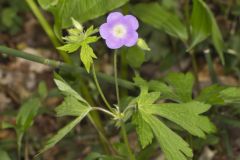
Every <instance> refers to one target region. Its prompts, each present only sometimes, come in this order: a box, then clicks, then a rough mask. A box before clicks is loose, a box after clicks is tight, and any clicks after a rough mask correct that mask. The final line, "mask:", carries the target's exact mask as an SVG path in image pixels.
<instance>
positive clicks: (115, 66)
mask: <svg viewBox="0 0 240 160" xmlns="http://www.w3.org/2000/svg"><path fill="white" fill-rule="evenodd" d="M117 55H118V54H117V50H115V51H114V55H113V57H114V62H113V63H114V81H115V88H116V96H117V104H118V106H119V105H120V97H119V86H118V70H117Z"/></svg>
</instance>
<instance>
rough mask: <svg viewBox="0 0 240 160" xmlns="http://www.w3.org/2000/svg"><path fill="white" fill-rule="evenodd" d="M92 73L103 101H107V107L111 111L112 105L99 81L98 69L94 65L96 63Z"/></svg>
mask: <svg viewBox="0 0 240 160" xmlns="http://www.w3.org/2000/svg"><path fill="white" fill-rule="evenodd" d="M92 73H93V79H94V82H95V84H96V87H97V90H98V92H99V94H100V96H101V98H102V100H103V102H104V103H105V105H106V106H107V108H108V109H109V110H110V111H113V109H112V107H111V105H110V104H109V103H108V101H107V99H106V97H105V96H104V94H103V91H102V89H101V87H100V85H99V82H98V78H97V74H96V71H95V67H94V64H93V65H92Z"/></svg>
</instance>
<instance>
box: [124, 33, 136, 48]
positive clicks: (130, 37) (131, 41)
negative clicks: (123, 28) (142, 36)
mask: <svg viewBox="0 0 240 160" xmlns="http://www.w3.org/2000/svg"><path fill="white" fill-rule="evenodd" d="M137 40H138V33H137V32H136V31H132V32H130V33H128V34H127V36H126V38H125V39H124V40H123V44H124V45H125V46H127V47H132V46H134V45H135V44H136V43H137Z"/></svg>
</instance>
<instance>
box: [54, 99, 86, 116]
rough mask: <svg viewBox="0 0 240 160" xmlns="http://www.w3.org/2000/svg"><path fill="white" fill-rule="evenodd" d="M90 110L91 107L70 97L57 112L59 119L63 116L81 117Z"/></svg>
mask: <svg viewBox="0 0 240 160" xmlns="http://www.w3.org/2000/svg"><path fill="white" fill-rule="evenodd" d="M88 109H89V106H88V105H86V104H84V103H82V102H80V101H78V100H77V99H76V98H74V97H72V96H68V97H66V98H65V99H64V101H63V103H62V104H61V105H59V106H58V107H57V108H56V109H55V110H56V113H57V116H58V117H62V116H79V115H81V114H82V113H85V112H86V111H87V110H88Z"/></svg>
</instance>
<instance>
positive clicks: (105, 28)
mask: <svg viewBox="0 0 240 160" xmlns="http://www.w3.org/2000/svg"><path fill="white" fill-rule="evenodd" d="M110 30H111V28H110V27H109V25H108V24H107V23H104V24H102V25H101V26H100V28H99V33H100V35H101V37H102V38H103V39H107V38H108V37H109V36H110Z"/></svg>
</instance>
